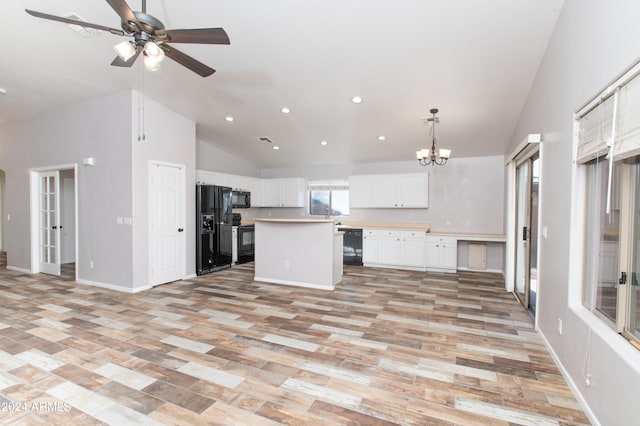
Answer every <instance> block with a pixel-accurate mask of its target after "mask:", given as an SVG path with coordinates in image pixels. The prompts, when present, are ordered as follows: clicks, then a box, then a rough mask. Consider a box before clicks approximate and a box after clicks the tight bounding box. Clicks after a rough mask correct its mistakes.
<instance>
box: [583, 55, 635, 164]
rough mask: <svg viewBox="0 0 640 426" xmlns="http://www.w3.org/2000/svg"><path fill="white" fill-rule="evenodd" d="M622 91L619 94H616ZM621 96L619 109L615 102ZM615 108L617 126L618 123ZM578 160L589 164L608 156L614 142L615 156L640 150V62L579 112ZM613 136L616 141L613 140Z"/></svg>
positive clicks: (625, 156)
mask: <svg viewBox="0 0 640 426" xmlns="http://www.w3.org/2000/svg"><path fill="white" fill-rule="evenodd" d="M616 92H617V93H618V95H617V96H614V95H615V94H616ZM616 98H617V103H618V104H617V108H614V102H616ZM614 110H616V111H615V116H616V119H615V128H612V125H613V124H614V122H613V119H614ZM576 120H577V122H578V146H577V153H576V160H577V161H578V163H586V162H588V161H590V160H593V159H594V158H598V157H601V156H604V155H606V154H607V153H608V152H609V150H610V147H611V143H612V142H613V145H614V149H613V156H614V158H615V159H623V158H628V157H631V156H634V155H637V154H639V153H640V64H637V65H636V66H634V67H633V68H632V69H631V70H629V71H628V72H627V73H625V74H624V75H623V76H622V77H620V78H619V79H618V80H617V81H616V82H615V83H613V84H612V85H611V86H609V87H608V88H607V89H606V90H604V91H603V92H602V93H601V94H600V95H599V96H597V97H596V98H595V99H594V100H593V101H591V102H590V103H589V104H588V105H587V106H585V107H584V108H582V109H581V110H580V111H579V112H578V113H577V114H576ZM612 135H614V137H615V141H612V140H611V138H612Z"/></svg>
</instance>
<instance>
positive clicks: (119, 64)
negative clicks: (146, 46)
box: [111, 46, 142, 67]
mask: <svg viewBox="0 0 640 426" xmlns="http://www.w3.org/2000/svg"><path fill="white" fill-rule="evenodd" d="M141 52H142V47H140V46H138V47H137V48H136V53H135V55H133V56H132V57H130V58H129V59H128V60H126V61H123V60H122V58H121V57H120V56H116V58H115V59H114V60H113V62H111V65H112V66H114V67H130V66H132V65H133V63H134V62H135V61H136V59H138V56H140V53H141Z"/></svg>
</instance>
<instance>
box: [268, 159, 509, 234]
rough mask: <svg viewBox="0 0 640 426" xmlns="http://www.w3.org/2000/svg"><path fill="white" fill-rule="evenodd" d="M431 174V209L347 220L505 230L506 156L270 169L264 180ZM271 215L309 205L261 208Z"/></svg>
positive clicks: (356, 212) (356, 214) (360, 212)
mask: <svg viewBox="0 0 640 426" xmlns="http://www.w3.org/2000/svg"><path fill="white" fill-rule="evenodd" d="M416 172H418V173H420V172H428V173H429V208H428V209H353V210H352V212H351V216H349V217H348V218H347V217H345V218H344V220H345V221H357V222H397V223H428V224H430V225H431V229H432V232H467V233H488V234H503V233H504V194H503V191H504V175H505V173H504V157H503V156H492V157H473V158H452V159H451V160H450V161H449V163H448V164H447V165H445V166H428V167H423V166H420V165H419V164H418V163H417V161H402V162H387V163H369V164H354V165H337V166H323V167H296V168H291V169H266V170H263V171H262V173H261V175H262V177H264V178H276V177H304V178H307V179H318V178H329V179H331V178H346V177H348V176H349V175H357V174H380V173H416ZM261 210H263V211H262V212H261V213H262V214H266V215H268V214H269V213H270V214H271V217H286V218H292V217H300V216H304V215H306V211H305V209H261Z"/></svg>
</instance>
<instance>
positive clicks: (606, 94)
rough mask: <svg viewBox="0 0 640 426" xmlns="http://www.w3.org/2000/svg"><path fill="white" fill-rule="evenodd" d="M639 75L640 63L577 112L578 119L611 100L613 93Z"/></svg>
mask: <svg viewBox="0 0 640 426" xmlns="http://www.w3.org/2000/svg"><path fill="white" fill-rule="evenodd" d="M639 73H640V62H638V63H636V64H635V65H633V66H632V67H631V68H629V70H628V71H626V72H625V73H623V74H622V75H621V76H620V77H618V78H617V79H615V80H614V82H613V83H611V84H610V85H609V86H607V87H606V88H605V89H604V90H603V91H601V92H600V93H599V94H598V95H596V96H594V97H593V98H592V99H591V100H590V101H589V102H587V103H586V105H585V106H583V107H582V108H580V109H579V110H578V112H576V119H580V118H582V117H584V116H585V115H586V114H588V113H589V112H590V111H591V110H592V109H594V108H595V107H596V106H598V104H600V103H601V102H602V101H604V100H605V99H607V98H609V97H610V96H611V95H612V94H613V92H615V91H616V90H617V89H618V88H619V87H620V86H624V85H625V84H627V83H628V82H629V81H631V80H632V79H633V78H634V77H635V76H636V75H637V74H639Z"/></svg>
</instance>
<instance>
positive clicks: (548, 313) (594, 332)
mask: <svg viewBox="0 0 640 426" xmlns="http://www.w3.org/2000/svg"><path fill="white" fill-rule="evenodd" d="M638 16H640V3H638V2H632V1H611V2H603V1H600V0H566V1H565V4H564V7H563V10H562V12H561V15H560V17H559V19H558V23H557V26H556V28H555V31H554V33H553V36H552V38H551V40H550V43H549V46H548V48H547V51H546V53H545V56H544V59H543V61H542V63H541V66H540V68H539V70H538V73H537V76H536V79H535V82H534V84H533V86H532V89H531V92H530V94H529V97H528V99H527V102H526V104H525V107H524V109H523V112H522V115H521V117H520V120H519V123H518V125H517V128H516V131H515V132H514V135H513V138H512V141H511V144H510V147H509V148H508V149H507V152H511V151H512V150H514V149H515V148H516V146H517V145H518V143H519V142H520V141H521V140H522V139H523V138H524V137H525V136H526V135H527V134H528V133H542V135H543V141H544V142H543V143H542V146H541V159H542V161H541V163H542V169H541V189H540V196H541V197H540V226H541V227H543V226H545V227H547V229H548V237H547V238H546V239H541V240H540V257H539V281H538V283H539V295H538V296H539V299H538V301H539V303H538V328H539V330H540V332H541V333H542V334H543V336H544V338H545V339H546V341H547V342H548V344H549V346H550V348H551V350H552V351H553V353H554V354H555V356H556V357H557V359H558V360H559V362H560V363H561V365H562V368H563V369H564V372H565V373H566V374H567V375H568V377H569V381H570V383H573V385H574V388H575V389H576V390H577V391H578V392H579V398H581V399H582V400H583V401H584V402H586V404H587V405H588V412H589V413H590V414H591V415H592V420H594V421H595V422H596V423H600V424H603V425H626V424H629V422H633V420H632V419H633V418H634V416H633V413H634V410H635V404H636V402H637V392H638V389H640V351H637V350H636V349H635V348H633V347H631V345H630V344H629V343H628V342H626V341H625V340H624V339H623V338H622V337H620V336H619V335H618V334H616V333H615V332H614V331H613V330H612V329H609V328H608V327H606V326H604V325H603V324H602V322H601V321H600V320H598V319H596V318H594V316H593V315H592V314H590V313H589V312H588V311H586V309H584V308H583V307H582V305H581V300H580V298H581V293H582V290H581V288H582V282H581V277H580V276H579V275H580V274H571V273H570V272H571V266H570V260H571V258H570V249H571V247H570V238H571V233H570V228H571V211H572V205H571V200H572V196H573V191H575V190H576V189H575V188H574V187H573V186H572V170H573V169H572V168H573V165H572V160H573V114H574V112H576V111H577V110H579V109H580V107H582V106H583V105H584V104H585V103H586V102H587V101H589V100H590V99H591V98H593V97H594V96H596V95H597V94H598V93H599V92H600V91H601V90H603V89H604V88H605V87H606V86H607V85H608V84H610V83H611V82H613V81H614V80H615V79H616V77H617V76H618V75H620V74H621V73H622V72H623V71H625V70H626V69H627V68H628V67H630V66H631V65H633V64H634V63H635V62H636V61H637V60H638V52H639V50H638V42H637V41H638V40H639V39H640V26H638V24H637V18H638ZM578 249H579V248H578ZM558 319H561V320H562V321H563V331H562V333H560V332H559V330H558V328H557V321H558ZM589 354H590V356H591V362H590V365H591V382H590V385H588V384H587V383H586V380H585V377H584V375H583V374H584V373H583V368H584V363H585V359H586V357H587V356H588V355H589Z"/></svg>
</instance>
